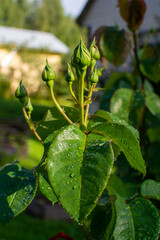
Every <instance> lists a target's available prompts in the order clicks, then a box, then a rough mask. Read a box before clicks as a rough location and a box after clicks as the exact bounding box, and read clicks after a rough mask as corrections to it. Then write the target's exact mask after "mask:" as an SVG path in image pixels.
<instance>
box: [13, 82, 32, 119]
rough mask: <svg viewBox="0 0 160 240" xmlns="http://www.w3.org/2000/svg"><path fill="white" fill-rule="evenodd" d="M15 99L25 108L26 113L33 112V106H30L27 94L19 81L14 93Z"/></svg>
mask: <svg viewBox="0 0 160 240" xmlns="http://www.w3.org/2000/svg"><path fill="white" fill-rule="evenodd" d="M15 97H16V98H18V99H19V101H20V102H21V103H22V105H23V106H24V107H25V109H26V111H27V113H28V114H31V113H32V111H33V106H32V103H31V100H30V98H28V93H27V90H26V88H25V86H24V85H23V83H22V80H21V81H20V83H19V85H18V87H17V89H16V91H15Z"/></svg>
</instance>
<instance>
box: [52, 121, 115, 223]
mask: <svg viewBox="0 0 160 240" xmlns="http://www.w3.org/2000/svg"><path fill="white" fill-rule="evenodd" d="M113 161H114V156H113V150H112V147H111V144H110V142H108V141H107V140H103V141H102V140H101V136H99V135H97V134H89V135H88V136H87V135H85V134H84V133H83V132H82V131H81V130H80V129H79V128H78V127H77V126H76V125H71V126H68V127H65V128H64V129H62V130H61V132H59V133H58V134H57V136H56V138H55V139H54V140H53V142H52V143H51V145H50V148H49V151H48V159H47V171H48V178H49V181H50V183H51V186H52V188H53V189H54V192H55V193H56V195H57V197H58V200H59V201H60V202H61V204H62V206H63V207H64V208H65V209H66V210H67V212H68V213H69V214H70V215H72V216H73V218H74V219H75V220H76V221H78V222H82V221H83V220H84V218H86V217H87V216H88V215H89V214H90V212H91V211H92V210H93V208H94V207H95V205H96V203H97V201H98V199H99V197H100V195H101V194H102V192H103V190H104V188H105V186H106V184H107V181H108V178H109V176H110V173H111V169H112V166H113Z"/></svg>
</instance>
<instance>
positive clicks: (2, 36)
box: [0, 26, 69, 54]
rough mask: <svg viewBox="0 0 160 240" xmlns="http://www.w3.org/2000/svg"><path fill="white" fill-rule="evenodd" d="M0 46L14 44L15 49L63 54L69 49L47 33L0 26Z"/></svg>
mask: <svg viewBox="0 0 160 240" xmlns="http://www.w3.org/2000/svg"><path fill="white" fill-rule="evenodd" d="M0 44H5V45H6V44H14V45H15V46H16V47H17V48H21V47H24V48H29V49H35V50H45V51H49V52H52V53H58V54H65V53H68V52H69V48H68V47H67V46H66V45H65V44H64V43H63V42H61V41H60V40H59V39H58V38H57V37H55V36H54V35H53V34H51V33H48V32H40V31H35V30H28V29H20V28H13V27H5V26H0Z"/></svg>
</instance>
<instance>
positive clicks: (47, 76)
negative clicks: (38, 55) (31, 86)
mask: <svg viewBox="0 0 160 240" xmlns="http://www.w3.org/2000/svg"><path fill="white" fill-rule="evenodd" d="M55 78H56V74H55V72H54V71H53V69H52V68H51V66H50V65H49V64H48V60H46V66H45V68H44V69H43V71H42V80H43V81H45V82H48V81H50V80H52V81H54V79H55Z"/></svg>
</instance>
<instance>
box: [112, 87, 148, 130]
mask: <svg viewBox="0 0 160 240" xmlns="http://www.w3.org/2000/svg"><path fill="white" fill-rule="evenodd" d="M110 110H111V112H112V113H113V114H115V115H116V116H117V117H119V118H121V119H123V120H125V121H126V122H128V123H130V124H131V125H132V126H134V127H136V128H137V127H138V126H139V124H140V122H141V120H142V117H143V110H144V96H143V94H142V93H141V91H139V90H137V91H133V90H131V89H126V88H120V89H118V90H117V91H116V92H115V93H114V95H113V97H112V99H111V103H110Z"/></svg>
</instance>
